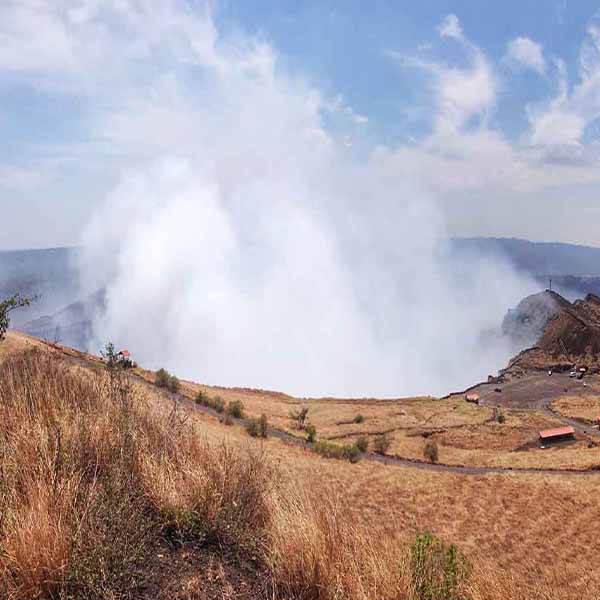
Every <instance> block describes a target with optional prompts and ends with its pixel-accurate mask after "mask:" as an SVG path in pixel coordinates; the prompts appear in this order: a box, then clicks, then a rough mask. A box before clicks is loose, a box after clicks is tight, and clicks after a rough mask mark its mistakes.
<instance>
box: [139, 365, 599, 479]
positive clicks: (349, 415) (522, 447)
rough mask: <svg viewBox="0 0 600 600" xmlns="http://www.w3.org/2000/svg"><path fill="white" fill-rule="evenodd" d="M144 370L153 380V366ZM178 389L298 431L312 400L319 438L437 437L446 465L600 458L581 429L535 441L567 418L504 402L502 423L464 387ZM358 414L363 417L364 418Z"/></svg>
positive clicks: (594, 462) (594, 463)
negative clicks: (419, 391)
mask: <svg viewBox="0 0 600 600" xmlns="http://www.w3.org/2000/svg"><path fill="white" fill-rule="evenodd" d="M139 373H140V374H142V376H144V378H145V379H146V380H147V381H153V374H152V373H150V372H145V371H139ZM181 391H182V392H183V393H184V394H185V395H186V396H187V397H188V398H190V399H192V398H194V397H196V395H197V394H198V392H201V393H202V395H203V396H205V397H206V398H209V399H210V398H220V399H222V400H223V401H224V402H226V403H227V402H232V401H233V402H235V401H237V402H242V403H243V405H244V407H245V410H246V412H247V413H248V414H249V415H250V416H254V417H257V418H258V417H259V416H260V415H261V414H266V415H267V417H268V419H269V423H270V424H271V425H273V426H274V427H276V428H277V429H280V430H282V431H286V432H287V433H289V434H291V435H294V436H297V437H299V438H305V437H306V430H305V429H303V428H300V427H298V424H297V422H295V421H294V420H293V419H292V418H290V415H291V413H294V412H296V413H297V412H298V411H300V410H301V409H302V408H307V409H308V416H307V423H310V424H312V425H313V426H314V427H315V428H316V431H317V437H318V438H319V439H320V440H323V441H325V442H334V443H335V444H336V445H338V446H340V447H342V446H351V445H353V444H355V443H356V442H357V441H358V440H359V439H360V438H364V439H367V440H368V441H369V446H370V448H371V449H372V450H373V449H374V448H375V445H376V443H377V440H379V439H380V438H381V435H382V434H384V433H387V434H388V437H389V439H390V442H391V443H390V446H389V448H388V450H387V451H386V454H389V455H392V456H397V457H399V458H408V459H411V460H422V459H423V452H424V449H425V446H426V444H427V441H428V439H429V438H430V437H432V438H433V439H434V440H435V441H436V442H437V443H438V446H439V462H441V463H444V464H448V465H464V466H468V467H477V466H484V467H505V468H508V467H513V468H551V469H575V470H580V469H592V468H594V469H595V468H597V467H598V465H600V446H593V447H591V448H588V443H587V439H586V438H585V436H579V441H578V442H577V443H575V444H572V445H569V446H563V447H560V448H552V449H543V450H542V449H540V448H539V447H538V444H537V440H538V433H539V431H540V430H541V429H549V428H552V427H560V426H562V425H563V423H562V422H561V421H560V420H558V419H557V418H554V417H553V416H551V415H548V414H545V413H543V412H542V411H521V410H516V409H510V408H506V409H502V414H503V415H504V416H505V422H504V423H498V422H495V421H494V420H493V414H494V412H493V408H492V407H490V406H477V405H475V404H473V403H470V402H466V401H465V399H464V395H459V396H458V395H457V396H453V397H450V398H447V399H443V400H439V399H436V398H431V397H421V398H405V399H399V400H376V399H355V400H352V399H336V398H321V399H304V398H294V397H292V396H288V395H286V394H282V393H278V392H269V391H264V390H251V389H240V388H224V387H210V386H205V385H199V384H196V383H193V382H182V387H181ZM557 412H559V413H560V411H557ZM598 414H600V412H599V413H598ZM357 416H360V417H362V418H361V419H360V420H359V422H357V419H356V417H357ZM573 416H577V415H573ZM322 445H323V446H325V444H322ZM324 450H327V448H324ZM323 453H324V454H331V453H329V452H323Z"/></svg>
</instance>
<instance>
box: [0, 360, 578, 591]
mask: <svg viewBox="0 0 600 600" xmlns="http://www.w3.org/2000/svg"><path fill="white" fill-rule="evenodd" d="M0 417H1V418H2V424H3V427H2V434H1V436H0V477H1V483H0V515H1V516H2V518H1V520H0V597H2V598H9V599H14V600H21V599H23V600H25V599H29V598H52V599H54V598H65V599H66V598H105V599H113V600H114V599H116V598H132V597H144V596H143V593H142V592H141V590H143V589H144V587H143V586H144V582H145V581H146V579H147V578H148V566H149V564H151V562H152V556H153V555H155V553H156V545H157V544H158V543H160V542H163V541H164V540H166V541H167V542H168V543H169V544H170V545H171V547H173V548H175V547H178V546H180V545H182V544H186V543H188V542H193V543H194V548H196V551H198V552H202V551H203V549H205V548H209V547H211V548H220V549H224V548H226V549H227V550H228V551H230V552H233V553H235V555H237V556H240V559H243V560H244V561H245V563H248V561H250V562H251V563H252V564H253V565H255V567H254V568H255V570H256V576H257V577H258V578H260V580H261V581H262V582H263V584H264V585H263V592H264V593H263V594H262V595H261V597H269V598H290V599H303V600H304V599H306V600H312V599H315V600H337V599H346V598H347V599H351V600H366V599H368V598H377V599H382V600H396V599H415V600H416V599H417V598H418V599H419V600H424V599H425V598H426V599H427V600H462V599H466V598H472V599H473V600H498V599H500V598H522V599H525V598H528V599H532V598H556V599H559V598H566V597H568V596H560V595H557V594H554V592H553V591H552V590H544V589H542V588H539V589H536V590H523V589H522V588H520V587H518V586H517V585H516V584H515V582H513V581H512V580H510V579H509V578H507V577H502V576H500V575H499V574H498V573H482V572H480V571H478V570H477V565H474V566H475V568H474V572H473V575H472V576H470V577H469V579H468V580H467V579H466V578H465V579H464V580H463V579H457V578H456V577H455V576H454V575H453V573H452V571H450V572H449V573H447V572H446V571H445V569H447V567H446V566H445V565H446V563H447V561H446V560H445V559H444V560H440V559H439V557H437V558H436V555H432V556H431V557H429V558H428V557H425V558H423V557H422V549H421V550H419V552H420V553H421V554H419V556H421V559H420V562H419V563H418V565H417V566H415V560H414V555H415V548H414V547H413V548H412V549H411V548H407V547H405V546H404V545H402V544H400V543H398V542H397V541H396V538H395V537H394V536H391V535H390V536H385V535H381V534H375V533H374V532H373V531H372V530H371V529H370V528H369V527H368V526H367V524H363V523H361V522H358V521H356V520H353V519H352V518H350V517H349V513H348V512H347V510H345V509H344V507H343V503H341V502H340V501H339V498H338V497H337V496H336V495H335V494H331V493H328V492H327V491H324V492H323V493H321V494H319V493H318V490H317V491H315V490H314V489H313V488H314V486H309V485H304V486H302V485H298V483H297V482H296V481H293V480H292V478H291V477H289V476H285V477H284V476H283V475H282V474H281V473H280V471H279V469H278V468H277V467H275V466H274V465H273V464H272V463H271V461H270V460H269V459H268V457H267V456H266V455H265V454H263V453H261V452H259V451H252V450H251V449H250V447H249V448H248V449H240V448H239V447H233V446H227V445H223V444H221V445H209V444H208V443H207V442H204V441H202V437H201V436H200V435H199V432H198V431H197V430H196V427H195V424H194V420H193V419H191V418H186V417H185V416H183V415H181V414H178V413H177V412H176V411H170V407H169V406H167V405H166V404H165V405H164V406H163V405H160V406H159V405H157V404H155V403H153V402H151V401H150V399H148V398H147V397H146V396H144V394H142V393H140V391H139V390H135V389H131V388H130V387H129V385H128V380H127V379H126V377H125V376H124V375H123V374H121V373H120V372H118V371H115V372H106V371H99V372H93V371H90V370H84V369H81V368H75V367H73V366H71V365H70V364H69V363H67V362H64V361H61V360H59V359H57V358H56V357H53V356H51V355H49V354H48V353H45V352H42V351H35V350H33V351H27V352H24V353H21V354H18V355H15V356H13V357H11V358H9V359H7V360H6V361H5V362H4V363H2V365H0ZM253 447H256V446H253ZM434 546H435V544H433V545H432V547H434ZM435 547H437V546H435ZM439 556H442V555H441V554H440V555H439ZM444 556H445V555H444ZM448 581H450V582H451V583H452V586H451V594H452V595H451V596H449V593H450V592H449V591H448V590H449V588H448ZM202 594H203V591H202V589H197V590H195V591H192V592H191V593H188V594H187V595H186V596H185V597H186V598H190V599H191V598H202V597H204V596H203V595H202ZM424 594H426V596H424ZM148 597H149V596H148ZM153 597H155V596H153ZM169 597H173V596H169ZM182 597H183V596H182Z"/></svg>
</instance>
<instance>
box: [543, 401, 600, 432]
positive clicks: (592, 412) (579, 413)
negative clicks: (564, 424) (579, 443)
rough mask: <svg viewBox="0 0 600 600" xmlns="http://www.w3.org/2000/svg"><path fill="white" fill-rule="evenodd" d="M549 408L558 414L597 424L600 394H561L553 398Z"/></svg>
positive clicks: (599, 414) (599, 412) (599, 411)
mask: <svg viewBox="0 0 600 600" xmlns="http://www.w3.org/2000/svg"><path fill="white" fill-rule="evenodd" d="M551 408H552V410H553V411H555V412H556V413H558V414H559V415H564V416H565V417H570V418H572V419H579V420H580V421H585V422H586V423H590V424H595V425H597V424H598V417H600V396H598V395H594V396H591V395H586V396H563V397H561V398H557V399H556V400H554V401H553V402H552V404H551Z"/></svg>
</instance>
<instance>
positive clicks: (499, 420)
mask: <svg viewBox="0 0 600 600" xmlns="http://www.w3.org/2000/svg"><path fill="white" fill-rule="evenodd" d="M504 422H506V417H505V416H504V415H503V414H502V413H500V414H499V415H498V423H500V424H502V423H504Z"/></svg>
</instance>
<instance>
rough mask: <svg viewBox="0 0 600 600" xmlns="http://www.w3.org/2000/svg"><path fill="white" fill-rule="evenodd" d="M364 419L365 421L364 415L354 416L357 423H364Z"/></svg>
mask: <svg viewBox="0 0 600 600" xmlns="http://www.w3.org/2000/svg"><path fill="white" fill-rule="evenodd" d="M364 421H365V418H364V417H363V416H362V415H356V416H355V417H354V422H355V423H357V424H358V423H364Z"/></svg>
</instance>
